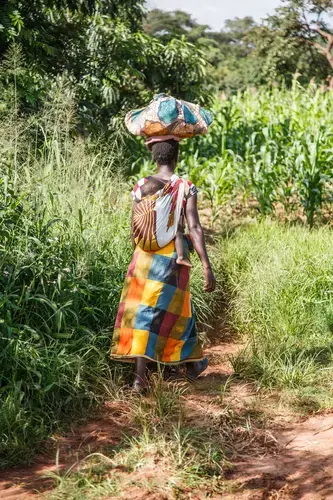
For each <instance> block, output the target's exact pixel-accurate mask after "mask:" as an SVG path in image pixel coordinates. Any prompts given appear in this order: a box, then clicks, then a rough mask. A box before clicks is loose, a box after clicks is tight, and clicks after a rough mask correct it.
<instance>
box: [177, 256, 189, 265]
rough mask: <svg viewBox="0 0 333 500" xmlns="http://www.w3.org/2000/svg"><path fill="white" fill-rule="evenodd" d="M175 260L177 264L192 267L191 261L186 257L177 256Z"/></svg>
mask: <svg viewBox="0 0 333 500" xmlns="http://www.w3.org/2000/svg"><path fill="white" fill-rule="evenodd" d="M176 262H177V264H180V265H181V266H187V267H192V264H191V262H190V261H189V260H188V259H184V257H178V259H177V260H176Z"/></svg>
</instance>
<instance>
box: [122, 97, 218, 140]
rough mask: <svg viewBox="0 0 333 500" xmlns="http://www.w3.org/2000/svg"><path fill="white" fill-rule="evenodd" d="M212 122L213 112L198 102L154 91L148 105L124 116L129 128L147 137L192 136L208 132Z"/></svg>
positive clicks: (132, 131) (133, 132)
mask: <svg viewBox="0 0 333 500" xmlns="http://www.w3.org/2000/svg"><path fill="white" fill-rule="evenodd" d="M212 122H213V117H212V114H211V113H210V112H209V111H207V110H206V109H204V108H202V107H201V106H199V105H198V104H193V103H190V102H187V101H182V100H179V99H175V98H174V97H171V96H167V95H165V94H158V95H155V96H154V99H153V100H152V101H150V103H149V104H148V106H146V107H144V108H141V109H136V110H134V111H130V112H129V113H127V115H126V117H125V124H126V127H127V128H128V130H129V131H130V132H131V133H132V134H134V135H142V136H145V137H151V136H160V135H162V136H168V135H170V134H171V135H175V136H177V137H179V138H187V137H193V136H195V135H200V134H205V133H206V132H207V130H208V127H209V126H210V125H211V123H212Z"/></svg>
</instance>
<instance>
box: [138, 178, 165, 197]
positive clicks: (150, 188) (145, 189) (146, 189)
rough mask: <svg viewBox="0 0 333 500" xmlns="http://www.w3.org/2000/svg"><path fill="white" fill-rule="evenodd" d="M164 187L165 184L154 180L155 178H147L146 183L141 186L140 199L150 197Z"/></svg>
mask: <svg viewBox="0 0 333 500" xmlns="http://www.w3.org/2000/svg"><path fill="white" fill-rule="evenodd" d="M164 186H165V183H164V182H163V181H161V180H160V179H156V177H149V178H148V181H147V182H145V183H144V184H143V185H142V186H141V194H142V198H145V197H146V196H152V195H153V194H155V193H157V191H159V190H160V189H163V188H164Z"/></svg>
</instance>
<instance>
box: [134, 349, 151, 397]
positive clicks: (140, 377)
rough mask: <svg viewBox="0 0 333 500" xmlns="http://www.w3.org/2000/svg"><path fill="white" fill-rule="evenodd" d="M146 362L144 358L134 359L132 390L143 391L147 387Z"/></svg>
mask: <svg viewBox="0 0 333 500" xmlns="http://www.w3.org/2000/svg"><path fill="white" fill-rule="evenodd" d="M147 383H148V381H147V360H146V358H139V357H138V358H136V360H135V379H134V388H137V389H144V388H145V387H147Z"/></svg>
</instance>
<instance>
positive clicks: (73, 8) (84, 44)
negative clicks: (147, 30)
mask: <svg viewBox="0 0 333 500" xmlns="http://www.w3.org/2000/svg"><path fill="white" fill-rule="evenodd" d="M28 4H29V5H27V3H25V4H24V7H23V4H21V2H19V1H16V0H11V2H9V3H7V4H6V5H5V6H4V7H3V9H4V10H3V11H2V13H1V19H2V24H1V26H2V29H0V57H1V56H2V58H5V62H4V63H3V66H2V70H3V71H2V72H1V76H0V86H1V87H5V88H7V86H8V84H12V85H14V87H15V92H16V97H17V104H18V105H19V108H20V111H23V112H25V113H30V112H31V111H35V110H38V109H40V108H41V107H42V106H43V101H44V100H45V99H46V98H47V94H48V92H49V89H50V87H51V86H52V85H53V84H54V82H55V80H56V78H57V77H58V76H59V75H66V78H67V79H68V80H69V81H70V82H71V84H72V86H73V87H74V86H75V88H76V97H77V101H78V107H79V115H78V118H79V120H78V121H79V123H78V126H79V129H80V131H81V132H84V133H87V132H90V133H95V134H98V135H101V133H110V132H112V131H114V130H116V129H117V128H118V127H119V123H118V120H117V117H118V116H119V115H120V116H123V115H124V113H125V112H126V111H128V109H130V108H133V107H139V106H141V105H142V103H144V102H147V101H148V100H150V99H151V97H152V96H153V94H154V93H159V92H167V93H168V92H169V93H171V94H173V95H175V96H178V97H186V98H188V99H189V100H199V101H200V102H207V100H208V101H209V98H210V94H209V92H208V91H207V89H206V87H205V86H204V79H205V61H204V59H203V57H202V54H201V53H200V52H199V51H198V49H197V48H196V47H195V46H194V45H192V44H190V43H188V42H187V41H186V40H185V39H180V40H178V39H173V38H170V40H169V41H168V43H167V44H163V43H161V42H160V41H159V40H157V39H155V38H153V37H151V36H148V35H146V34H144V33H143V32H142V29H141V25H142V17H143V13H144V11H143V1H142V0H131V2H124V1H120V0H117V1H112V2H100V1H96V2H93V1H92V2H88V3H86V2H79V1H71V2H66V1H65V0H64V1H59V2H48V1H43V0H30V1H29V2H28ZM6 16H7V17H6ZM13 16H14V17H13ZM15 16H16V17H15ZM0 22H1V21H0ZM14 43H15V44H16V45H19V48H18V49H17V48H16V49H15V48H13V47H12V45H13V44H14ZM8 51H9V53H8ZM15 51H16V52H15ZM18 51H19V53H20V58H19V60H18V61H16V64H15V65H14V66H13V68H14V69H13V70H12V67H11V66H10V65H8V64H7V62H6V60H7V61H13V53H14V52H15V53H17V52H18ZM6 54H7V55H6ZM13 71H15V72H16V76H15V78H13ZM6 92H7V91H6ZM4 97H6V96H4Z"/></svg>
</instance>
